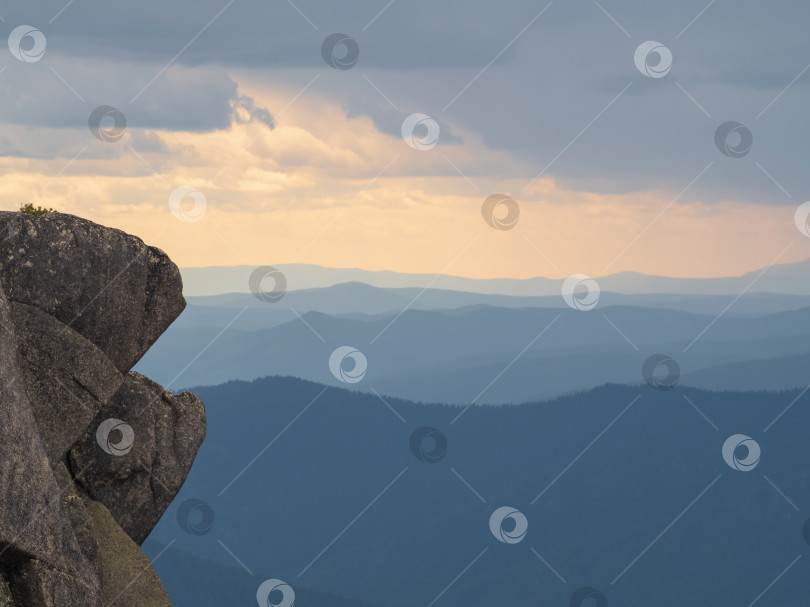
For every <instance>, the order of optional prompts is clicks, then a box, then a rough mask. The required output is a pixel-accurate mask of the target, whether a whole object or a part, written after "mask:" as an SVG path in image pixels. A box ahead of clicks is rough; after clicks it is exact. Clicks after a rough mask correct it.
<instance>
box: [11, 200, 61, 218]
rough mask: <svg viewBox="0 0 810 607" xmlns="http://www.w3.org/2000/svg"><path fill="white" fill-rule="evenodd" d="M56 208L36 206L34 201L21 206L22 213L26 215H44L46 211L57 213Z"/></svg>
mask: <svg viewBox="0 0 810 607" xmlns="http://www.w3.org/2000/svg"><path fill="white" fill-rule="evenodd" d="M56 212H57V211H56V209H48V208H46V207H40V206H36V207H35V206H34V205H33V204H32V203H30V202H29V203H28V204H24V205H22V206H21V207H20V213H25V214H26V215H44V214H45V213H56Z"/></svg>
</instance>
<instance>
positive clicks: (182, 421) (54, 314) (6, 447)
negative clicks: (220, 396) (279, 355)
mask: <svg viewBox="0 0 810 607" xmlns="http://www.w3.org/2000/svg"><path fill="white" fill-rule="evenodd" d="M184 307H185V300H184V299H183V294H182V281H181V278H180V272H179V270H178V269H177V267H176V266H175V265H174V264H173V263H172V262H171V260H170V259H169V258H168V257H167V256H166V254H165V253H163V252H162V251H161V250H159V249H156V248H154V247H149V246H147V245H145V244H144V243H143V242H142V241H141V240H140V239H138V238H136V237H134V236H131V235H129V234H126V233H124V232H121V231H119V230H114V229H111V228H106V227H103V226H100V225H97V224H95V223H92V222H90V221H86V220H84V219H80V218H78V217H74V216H72V215H66V214H61V213H48V214H46V215H42V216H29V215H24V214H22V213H7V212H0V607H29V606H30V607H68V606H69V607H102V606H103V607H107V606H109V605H117V606H121V607H140V606H143V607H158V606H160V607H163V606H168V605H170V602H169V598H168V595H167V594H166V591H165V590H164V589H163V586H162V585H161V584H160V580H159V579H158V578H157V576H156V575H155V573H154V571H152V568H151V566H150V564H149V560H148V559H147V558H146V556H145V555H144V554H143V552H142V551H141V549H140V548H139V544H140V543H142V542H143V541H144V539H145V538H146V536H147V535H148V534H149V532H150V531H151V530H152V528H153V527H154V526H155V525H156V524H157V522H158V520H159V519H160V517H161V516H162V514H163V513H164V511H165V510H166V508H167V507H168V506H169V503H170V502H171V501H172V499H173V498H174V496H175V495H176V494H177V492H178V491H179V489H180V487H181V486H182V484H183V482H184V480H185V478H186V475H187V474H188V472H189V469H190V468H191V465H192V463H193V461H194V457H195V455H196V454H197V450H198V449H199V447H200V444H201V443H202V441H203V438H204V437H205V410H204V407H203V404H202V402H201V401H200V399H199V398H197V397H196V396H194V395H193V394H191V393H182V394H172V393H171V392H167V391H165V390H164V389H163V388H162V387H160V386H159V385H157V384H156V383H154V382H152V381H150V380H149V379H147V378H146V377H143V376H142V375H139V374H137V373H133V372H131V371H130V369H131V368H132V366H133V365H135V363H136V362H137V361H138V360H139V359H140V358H141V357H142V356H143V355H144V354H145V353H146V351H147V350H148V349H149V347H150V346H151V345H152V344H153V343H154V342H155V341H156V340H157V338H158V337H159V336H160V335H161V334H162V333H163V332H164V331H165V330H166V328H167V327H168V326H169V325H170V324H171V323H172V322H173V321H174V319H175V318H177V316H178V315H179V314H180V312H182V311H183V308H184Z"/></svg>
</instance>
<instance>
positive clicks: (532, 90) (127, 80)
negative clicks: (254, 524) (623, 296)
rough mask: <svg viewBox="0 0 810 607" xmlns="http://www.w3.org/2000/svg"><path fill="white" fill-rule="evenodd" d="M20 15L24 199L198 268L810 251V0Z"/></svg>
mask: <svg viewBox="0 0 810 607" xmlns="http://www.w3.org/2000/svg"><path fill="white" fill-rule="evenodd" d="M0 19H1V20H0V30H2V31H3V35H4V36H6V37H7V38H8V40H9V44H8V47H7V48H4V49H3V50H2V57H0V70H1V71H0V90H2V95H3V97H4V103H2V104H0V122H2V128H0V208H3V209H8V210H13V209H16V208H18V207H19V206H20V205H21V204H23V203H26V202H33V203H35V204H39V205H42V206H47V207H53V208H55V209H57V210H59V211H62V212H67V213H73V214H76V215H80V216H82V217H86V218H88V219H91V220H93V221H97V222H99V223H102V224H105V225H110V226H114V227H117V228H120V229H123V230H126V231H128V232H131V233H134V234H136V235H138V236H140V237H141V238H143V239H144V240H145V241H146V242H147V243H149V244H152V245H155V246H158V247H160V248H162V249H163V250H165V251H166V252H167V253H168V254H169V255H170V256H171V257H172V259H173V260H174V261H175V262H176V263H177V264H178V265H180V266H181V267H198V266H210V265H242V264H247V265H254V264H255V265H266V264H270V265H272V264H281V263H293V262H298V263H312V264H319V265H324V266H330V267H360V268H364V269H370V270H383V269H386V270H396V271H400V272H420V273H440V272H441V273H447V274H455V275H462V276H470V277H482V278H483V277H515V278H522V277H531V276H548V277H555V278H560V277H564V276H568V275H570V274H574V273H581V274H586V275H591V276H600V275H605V274H610V273H614V272H619V271H626V270H632V271H639V272H645V273H650V274H663V275H670V276H720V275H735V274H741V273H744V272H747V271H751V270H754V269H757V268H762V267H766V266H768V265H769V264H772V263H783V262H790V261H797V260H801V259H805V258H807V257H810V238H809V237H808V236H807V235H806V233H810V230H808V229H807V228H806V221H805V225H804V227H802V226H801V225H797V223H796V220H795V219H796V212H797V209H799V208H800V205H802V204H803V203H804V202H805V201H807V200H810V191H808V184H807V171H806V165H807V159H808V158H810V116H808V112H807V111H806V108H807V107H808V106H809V105H810V103H808V102H810V73H808V72H810V40H808V38H807V36H806V32H805V31H804V30H805V29H806V27H805V26H806V24H807V23H810V5H808V4H807V3H806V2H801V1H787V0H785V1H781V2H774V3H763V2H754V1H748V0H744V1H738V2H733V3H732V2H729V1H728V0H699V1H692V0H685V1H683V2H678V3H672V2H658V1H656V2H648V3H643V4H642V3H635V2H629V1H611V0H603V1H601V2H594V1H593V0H591V1H585V0H569V1H566V0H555V1H553V2H548V1H547V0H540V2H528V1H524V0H515V1H512V2H508V3H496V2H483V1H481V0H446V1H437V0H434V1H432V2H427V1H425V0H408V1H406V0H379V1H377V0H374V1H372V0H363V1H359V0H353V1H348V2H341V3H335V2H330V1H325V0H270V1H263V2H256V1H252V0H251V1H247V0H195V1H194V2H192V1H187V0H181V1H175V2H172V3H164V2H157V1H154V0H146V1H144V2H139V3H132V2H127V3H124V2H108V3H105V4H104V5H103V7H102V6H100V5H98V4H97V3H90V2H87V1H86V0H70V1H69V2H62V1H61V0H59V1H57V2H51V1H48V2H38V3H36V4H34V3H15V4H13V5H4V6H3V7H0ZM492 195H498V197H497V198H494V199H490V196H492ZM488 199H489V201H490V202H489V203H487V202H486V201H487V200H488ZM504 200H505V201H506V202H504ZM493 201H495V202H493ZM498 201H500V203H499V204H495V203H496V202H498Z"/></svg>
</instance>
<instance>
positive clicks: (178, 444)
mask: <svg viewBox="0 0 810 607" xmlns="http://www.w3.org/2000/svg"><path fill="white" fill-rule="evenodd" d="M108 419H117V420H121V421H123V422H125V423H126V424H127V425H129V426H130V427H131V428H132V431H133V437H134V440H133V442H132V448H131V450H129V451H128V452H127V453H126V454H122V455H120V456H113V457H110V456H106V457H104V455H106V454H105V453H104V452H103V450H102V448H101V447H100V446H99V444H98V440H97V430H98V428H99V426H101V424H102V423H103V422H104V421H105V420H108ZM204 438H205V410H204V408H203V403H202V401H201V400H200V399H199V398H197V397H196V396H195V395H194V394H191V393H190V392H183V393H182V394H172V393H171V392H165V391H164V390H163V388H161V387H160V386H159V385H158V384H156V383H155V382H153V381H152V380H150V379H147V378H146V377H144V376H143V375H140V374H138V373H134V372H130V373H129V374H128V375H127V377H126V378H125V379H124V382H123V384H122V385H121V388H120V389H119V390H118V392H116V394H115V395H114V396H113V397H112V399H110V401H109V402H108V403H107V404H106V405H105V406H104V407H102V409H101V411H100V412H99V413H98V415H97V416H96V418H95V420H93V423H92V424H90V428H89V429H88V431H87V433H86V434H85V435H84V437H83V438H82V439H81V440H80V441H79V442H77V443H76V445H75V446H74V447H73V449H72V450H71V452H70V465H71V468H72V469H73V470H74V474H75V476H76V480H77V481H78V482H79V483H80V484H81V485H82V487H83V488H84V489H86V490H87V492H88V493H89V494H90V496H92V497H93V499H96V500H98V501H100V502H102V503H103V504H104V505H105V506H107V508H108V509H109V511H110V514H112V516H113V518H114V519H115V520H116V521H117V522H118V524H119V525H121V527H122V528H123V530H124V531H126V533H127V535H129V536H130V537H131V538H132V539H133V540H135V541H136V542H137V543H139V544H140V543H142V542H143V541H144V540H145V539H146V536H147V535H149V532H150V531H151V530H152V529H153V528H154V526H155V525H156V524H157V522H158V521H159V520H160V517H161V516H162V515H163V512H164V511H165V510H166V508H168V507H169V504H170V503H171V501H172V500H173V499H174V496H175V495H177V492H178V491H179V490H180V487H181V486H182V485H183V481H184V480H185V479H186V476H187V475H188V471H189V469H190V468H191V464H192V463H193V462H194V456H195V455H196V453H197V450H198V449H199V448H200V444H202V441H203V439H204ZM115 442H118V441H115Z"/></svg>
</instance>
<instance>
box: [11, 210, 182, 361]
mask: <svg viewBox="0 0 810 607" xmlns="http://www.w3.org/2000/svg"><path fill="white" fill-rule="evenodd" d="M0 264H2V272H0V287H2V289H3V291H4V292H5V294H6V296H7V297H8V299H9V300H10V301H16V302H20V303H25V304H30V305H32V306H36V307H37V308H39V309H40V310H42V311H43V312H47V313H48V314H51V315H52V316H54V317H56V318H57V319H58V320H60V321H62V322H63V323H65V324H66V325H68V326H70V327H72V328H73V329H75V330H76V332H78V333H80V334H81V335H83V336H84V337H86V338H87V339H89V340H90V341H91V342H93V343H94V344H95V345H97V346H98V347H99V348H100V349H101V350H102V351H103V352H104V353H105V354H106V355H107V357H108V358H109V359H110V360H111V361H112V362H113V364H114V365H115V366H116V367H117V368H118V369H119V370H120V371H121V372H122V373H126V372H127V371H129V370H130V369H131V368H132V367H133V366H134V365H135V363H136V362H138V360H140V358H141V357H142V356H143V355H144V354H145V353H146V351H147V350H148V349H149V347H150V346H151V345H152V344H153V343H155V341H156V340H157V338H158V337H160V335H161V334H162V333H163V332H164V331H165V330H166V329H167V328H168V326H169V325H170V324H171V323H172V321H174V319H175V318H177V316H179V314H180V312H182V311H183V308H185V305H186V302H185V300H184V299H183V293H182V288H181V286H182V281H181V278H180V270H179V269H178V268H177V266H176V265H174V264H173V263H172V262H171V260H170V259H169V258H168V257H167V255H166V254H165V253H164V252H163V251H161V250H160V249H157V248H155V247H149V246H147V245H145V244H144V243H143V241H142V240H141V239H140V238H137V237H135V236H131V235H129V234H127V233H125V232H122V231H120V230H114V229H112V228H106V227H104V226H100V225H98V224H96V223H93V222H92V221H87V220H86V219H81V218H79V217H76V216H74V215H67V214H64V213H47V214H45V215H41V216H39V217H34V216H31V215H25V214H23V213H8V212H0Z"/></svg>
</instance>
